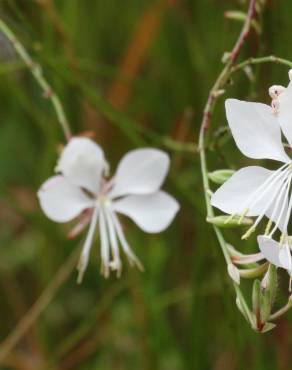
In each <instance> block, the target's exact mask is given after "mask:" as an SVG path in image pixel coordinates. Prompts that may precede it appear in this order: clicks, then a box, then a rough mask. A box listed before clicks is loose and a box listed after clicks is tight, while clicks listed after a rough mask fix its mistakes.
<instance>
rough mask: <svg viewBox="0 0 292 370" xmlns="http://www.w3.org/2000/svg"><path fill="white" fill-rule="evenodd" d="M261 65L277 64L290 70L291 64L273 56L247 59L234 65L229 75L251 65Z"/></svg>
mask: <svg viewBox="0 0 292 370" xmlns="http://www.w3.org/2000/svg"><path fill="white" fill-rule="evenodd" d="M262 63H278V64H283V65H286V66H287V67H290V68H292V62H290V61H289V60H287V59H283V58H278V57H276V56H274V55H268V56H265V57H261V58H248V59H246V60H245V61H243V62H242V63H239V64H237V65H235V66H234V67H232V68H231V71H230V74H233V73H235V72H238V71H240V70H242V69H244V68H245V67H247V66H249V65H251V64H262Z"/></svg>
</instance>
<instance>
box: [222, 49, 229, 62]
mask: <svg viewBox="0 0 292 370" xmlns="http://www.w3.org/2000/svg"><path fill="white" fill-rule="evenodd" d="M230 57H231V53H230V52H228V51H225V53H224V54H223V56H222V59H221V61H222V63H223V64H225V63H227V62H228V61H229V59H230Z"/></svg>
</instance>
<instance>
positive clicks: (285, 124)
mask: <svg viewBox="0 0 292 370" xmlns="http://www.w3.org/2000/svg"><path fill="white" fill-rule="evenodd" d="M277 117H278V122H279V124H280V126H281V129H282V131H283V133H284V135H285V137H286V139H287V140H288V143H289V144H290V146H291V147H292V83H291V82H290V83H289V85H288V87H287V89H286V90H285V91H284V92H283V93H282V94H281V95H280V96H279V97H278V114H277Z"/></svg>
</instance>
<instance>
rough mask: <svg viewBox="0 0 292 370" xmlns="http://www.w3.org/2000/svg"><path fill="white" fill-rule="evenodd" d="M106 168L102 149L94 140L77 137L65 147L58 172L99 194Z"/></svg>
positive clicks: (58, 165)
mask: <svg viewBox="0 0 292 370" xmlns="http://www.w3.org/2000/svg"><path fill="white" fill-rule="evenodd" d="M105 167H106V162H105V159H104V155H103V151H102V149H101V148H100V147H99V146H98V145H97V144H96V143H95V142H94V141H92V140H90V139H88V138H85V137H80V138H79V137H76V138H73V139H71V140H70V141H69V143H68V144H67V145H66V146H65V148H64V150H63V152H62V154H61V157H60V159H59V161H58V164H57V167H56V171H58V172H61V173H62V174H63V175H64V176H66V177H67V178H68V180H69V181H70V182H72V183H73V184H75V185H78V186H81V187H84V188H85V189H87V190H89V191H90V192H92V193H94V194H97V193H98V191H99V188H100V181H101V175H102V173H103V171H104V169H105Z"/></svg>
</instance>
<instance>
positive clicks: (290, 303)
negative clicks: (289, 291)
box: [269, 297, 292, 321]
mask: <svg viewBox="0 0 292 370" xmlns="http://www.w3.org/2000/svg"><path fill="white" fill-rule="evenodd" d="M291 307H292V297H289V299H288V302H287V303H286V305H285V306H283V307H282V308H280V309H279V310H278V311H277V312H275V313H273V314H272V315H271V316H270V318H269V320H270V321H272V320H276V319H278V318H279V317H280V316H282V315H284V314H285V313H286V312H288V311H289V310H290V308H291Z"/></svg>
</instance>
